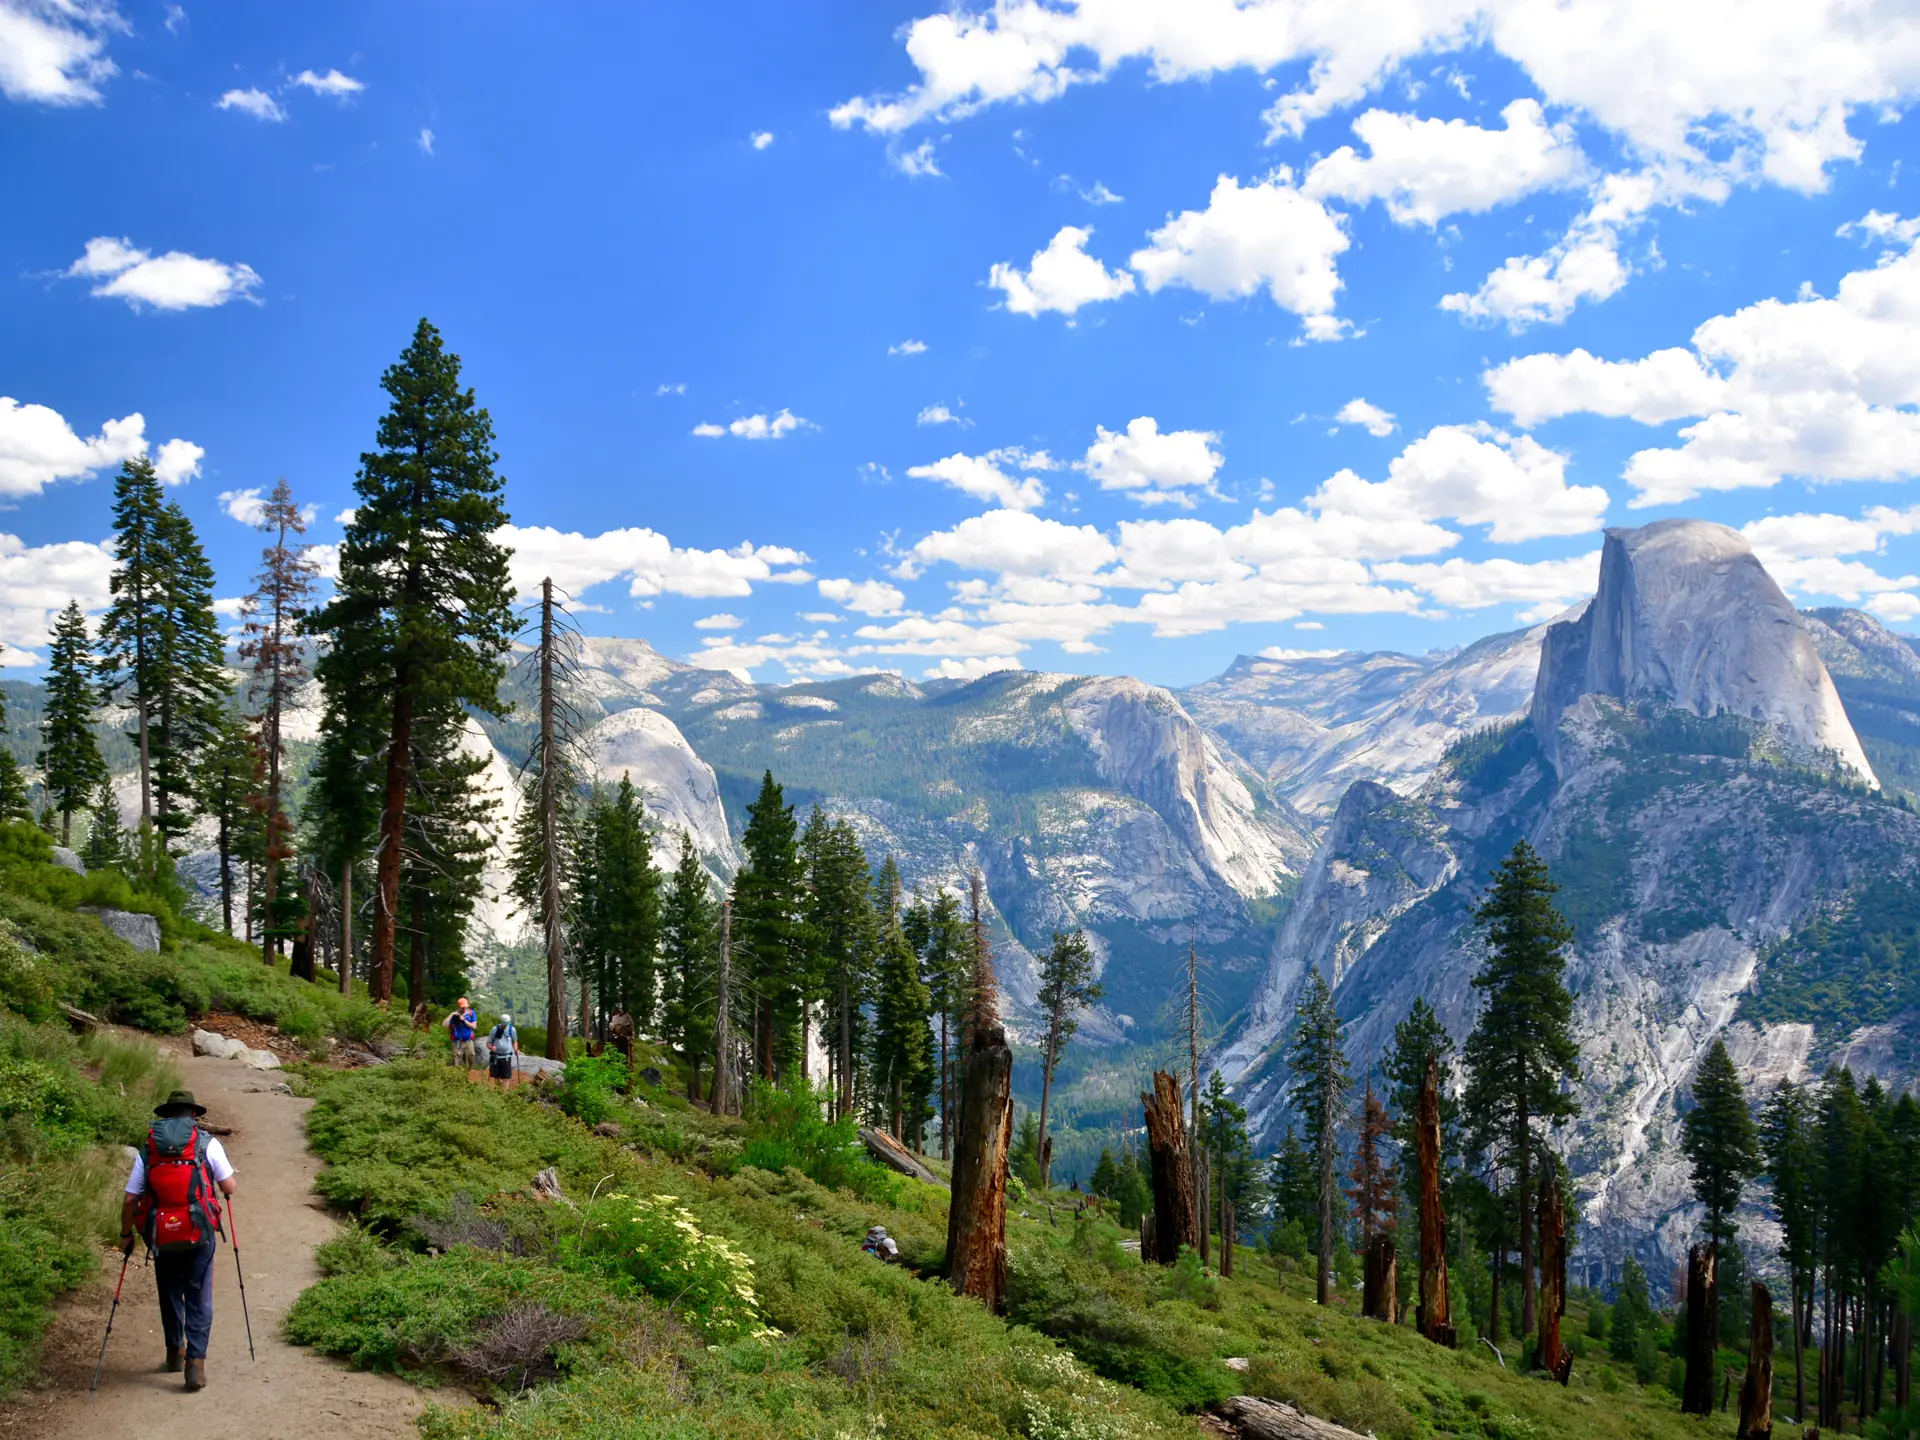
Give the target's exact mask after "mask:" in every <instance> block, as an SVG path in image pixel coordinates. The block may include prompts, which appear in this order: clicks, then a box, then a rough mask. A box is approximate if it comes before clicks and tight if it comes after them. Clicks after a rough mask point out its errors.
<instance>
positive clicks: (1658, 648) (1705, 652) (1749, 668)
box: [1533, 520, 1878, 784]
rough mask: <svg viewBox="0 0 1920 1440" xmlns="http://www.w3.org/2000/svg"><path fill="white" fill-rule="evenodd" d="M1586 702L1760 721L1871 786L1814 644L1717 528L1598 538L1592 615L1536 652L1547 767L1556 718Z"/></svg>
mask: <svg viewBox="0 0 1920 1440" xmlns="http://www.w3.org/2000/svg"><path fill="white" fill-rule="evenodd" d="M1583 695H1608V696H1612V697H1614V698H1616V699H1619V700H1623V701H1626V702H1628V703H1629V704H1630V705H1631V704H1633V703H1634V702H1637V701H1640V700H1653V701H1656V702H1658V703H1660V704H1663V705H1675V706H1678V707H1679V708H1680V709H1682V710H1685V711H1688V712H1689V713H1691V714H1694V715H1699V716H1713V715H1722V714H1726V715H1735V716H1739V717H1741V718H1743V719H1747V720H1753V721H1758V722H1760V723H1761V724H1764V725H1766V726H1767V727H1768V728H1769V729H1771V730H1772V731H1773V732H1774V733H1775V734H1777V735H1778V736H1779V738H1780V739H1781V741H1783V742H1784V743H1785V744H1786V745H1788V746H1790V747H1793V748H1795V749H1798V750H1802V751H1805V752H1807V753H1809V754H1819V753H1821V752H1826V753H1827V754H1830V755H1831V756H1833V757H1834V759H1835V760H1836V761H1837V762H1838V763H1839V764H1841V765H1843V766H1845V767H1847V768H1848V769H1849V770H1851V771H1853V772H1854V773H1855V774H1856V775H1857V776H1858V777H1859V778H1860V779H1862V780H1865V781H1867V782H1868V783H1869V784H1875V783H1878V782H1876V781H1875V780H1874V776H1873V767H1872V766H1871V765H1869V764H1868V763H1867V756H1866V752H1865V751H1864V750H1863V749H1862V748H1861V746H1860V741H1859V738H1858V737H1857V736H1856V735H1855V734H1854V732H1853V726H1852V724H1851V722H1849V721H1848V719H1847V712H1846V709H1845V708H1844V707H1843V706H1842V705H1841V703H1840V695H1839V693H1838V692H1837V691H1836V690H1835V689H1834V686H1833V681H1832V680H1831V679H1830V678H1829V677H1828V675H1827V670H1826V666H1825V665H1823V664H1822V663H1821V661H1820V655H1819V652H1818V650H1816V649H1815V647H1814V642H1813V637H1812V635H1811V634H1810V633H1809V632H1808V630H1807V627H1806V626H1805V624H1803V623H1802V621H1801V619H1800V616H1799V614H1798V612H1796V611H1795V610H1794V608H1793V605H1792V604H1791V602H1789V601H1788V599H1787V597H1786V596H1785V595H1784V594H1783V593H1781V590H1780V587H1779V586H1778V585H1776V584H1774V583H1773V578H1772V577H1771V576H1770V575H1768V574H1767V572H1766V570H1765V568H1764V567H1762V565H1761V564H1760V561H1759V560H1758V558H1756V557H1755V555H1754V553H1753V550H1752V548H1751V547H1750V546H1749V545H1748V544H1747V541H1746V539H1745V537H1744V536H1742V535H1741V534H1740V532H1739V531H1737V530H1730V529H1728V528H1727V527H1726V526H1724V525H1714V524H1710V523H1708V522H1707V521H1704V520H1660V521H1656V522H1655V523H1654V524H1652V525H1643V526H1641V527H1640V528H1639V529H1636V530H1609V531H1607V539H1606V545H1605V547H1604V548H1603V549H1602V551H1601V554H1600V588H1599V590H1598V591H1597V592H1596V593H1595V595H1594V599H1593V603H1592V604H1591V605H1590V606H1589V607H1588V608H1587V610H1586V612H1585V613H1584V614H1583V615H1582V616H1581V617H1580V618H1579V619H1578V620H1573V621H1569V622H1566V623H1562V624H1558V625H1554V626H1552V627H1551V628H1550V629H1549V630H1548V632H1547V635H1546V640H1545V644H1544V646H1543V649H1542V655H1541V662H1540V670H1539V676H1538V679H1537V680H1536V682H1535V685H1534V692H1533V724H1534V729H1535V732H1536V733H1537V734H1538V736H1539V738H1540V743H1541V746H1542V748H1543V749H1544V750H1545V751H1546V754H1547V757H1548V758H1549V759H1550V760H1557V759H1558V758H1559V744H1560V720H1561V717H1562V716H1563V715H1564V714H1565V713H1566V712H1567V710H1568V709H1569V708H1570V707H1571V706H1572V705H1573V704H1574V703H1575V702H1577V701H1578V700H1579V698H1580V697H1581V696H1583Z"/></svg>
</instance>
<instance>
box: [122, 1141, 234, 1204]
mask: <svg viewBox="0 0 1920 1440" xmlns="http://www.w3.org/2000/svg"><path fill="white" fill-rule="evenodd" d="M207 1169H209V1170H210V1171H212V1172H213V1178H214V1183H216V1184H218V1183H219V1182H220V1181H222V1180H231V1179H232V1178H233V1165H232V1163H231V1162H229V1161H228V1159H227V1151H226V1147H225V1146H223V1145H221V1143H220V1142H219V1141H218V1140H214V1139H209V1140H208V1141H207ZM146 1189H147V1152H146V1150H145V1148H144V1147H143V1148H141V1149H139V1150H136V1151H135V1152H134V1155H133V1173H132V1174H131V1175H129V1176H127V1194H129V1195H144V1194H145V1193H146Z"/></svg>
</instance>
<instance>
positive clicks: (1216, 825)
mask: <svg viewBox="0 0 1920 1440" xmlns="http://www.w3.org/2000/svg"><path fill="white" fill-rule="evenodd" d="M1064 709H1065V712H1066V717H1067V723H1068V724H1069V725H1070V726H1072V728H1073V731H1074V733H1075V734H1077V735H1079V736H1080V737H1081V739H1083V740H1085V741H1086V742H1087V745H1088V746H1089V747H1090V748H1091V749H1092V751H1093V754H1094V762H1095V765H1096V766H1097V767H1098V770H1099V773H1100V777H1101V778H1102V779H1103V780H1105V781H1107V782H1108V783H1109V784H1110V785H1112V787H1113V788H1114V789H1116V790H1118V791H1120V792H1121V793H1122V794H1125V795H1128V796H1131V797H1133V798H1134V799H1136V800H1139V801H1140V802H1141V803H1142V804H1144V805H1146V806H1147V807H1149V808H1150V809H1151V810H1152V811H1153V812H1154V814H1156V815H1158V816H1159V817H1160V818H1161V819H1162V820H1163V821H1164V822H1165V823H1166V824H1167V826H1168V828H1169V829H1171V830H1172V832H1173V833H1174V834H1175V835H1176V836H1178V837H1179V839H1180V840H1181V841H1182V842H1183V844H1184V846H1185V848H1186V849H1187V850H1189V851H1190V852H1191V853H1192V855H1193V856H1194V858H1195V859H1196V860H1197V861H1198V862H1199V864H1200V865H1201V866H1203V867H1204V868H1205V869H1206V870H1207V871H1208V872H1209V873H1211V874H1213V875H1216V876H1218V877H1219V878H1220V879H1221V880H1224V881H1225V882H1226V883H1227V884H1228V885H1229V886H1231V887H1232V888H1233V890H1234V891H1235V892H1236V893H1238V894H1240V895H1242V896H1244V897H1246V898H1248V899H1254V898H1257V897H1260V896H1263V895H1271V894H1273V893H1274V891H1275V890H1276V889H1277V888H1278V886H1279V882H1280V879H1281V877H1283V876H1285V875H1287V874H1289V873H1291V871H1292V870H1293V869H1294V868H1295V867H1294V865H1290V864H1289V855H1288V853H1287V852H1288V846H1287V844H1286V840H1285V837H1284V836H1283V835H1282V834H1279V833H1276V830H1275V828H1274V827H1272V826H1270V825H1265V824H1262V823H1261V821H1260V818H1259V816H1258V814H1257V810H1256V806H1255V803H1254V798H1253V794H1252V792H1251V791H1249V790H1248V789H1247V786H1246V784H1245V782H1243V781H1242V780H1241V779H1240V777H1239V776H1238V775H1236V774H1234V772H1233V771H1232V769H1231V768H1229V767H1228V765H1227V763H1226V761H1225V760H1224V759H1223V758H1222V757H1221V754H1220V750H1219V748H1218V747H1217V746H1216V745H1215V744H1214V742H1213V740H1212V739H1211V738H1210V737H1209V736H1208V735H1207V734H1206V733H1205V732H1204V731H1203V730H1201V728H1200V727H1199V726H1198V725H1196V724H1194V723H1193V719H1192V717H1191V716H1189V715H1188V714H1187V712H1186V711H1185V710H1183V709H1182V708H1181V707H1180V702H1179V701H1177V700H1176V699H1174V697H1173V696H1172V695H1171V694H1170V693H1169V692H1167V691H1165V690H1162V689H1159V688H1157V687H1155V686H1151V685H1143V684H1141V682H1140V681H1138V680H1129V679H1124V678H1118V679H1104V680H1088V681H1084V682H1082V683H1081V684H1079V685H1076V686H1074V687H1073V689H1072V690H1071V692H1070V693H1069V694H1068V695H1067V696H1066V698H1065V701H1064ZM1293 858H1294V859H1295V860H1296V862H1297V858H1298V851H1297V848H1296V853H1295V856H1294V857H1293Z"/></svg>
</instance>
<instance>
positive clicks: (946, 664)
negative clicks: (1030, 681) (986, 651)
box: [920, 655, 1025, 680]
mask: <svg viewBox="0 0 1920 1440" xmlns="http://www.w3.org/2000/svg"><path fill="white" fill-rule="evenodd" d="M1024 668H1025V667H1024V666H1022V665H1021V663H1020V657H1019V656H1018V655H970V656H968V657H967V658H966V659H964V660H957V659H955V658H954V657H953V656H951V655H949V656H948V657H947V658H946V659H944V660H942V661H941V662H940V663H939V664H938V665H929V666H928V667H927V668H926V669H925V670H923V671H921V672H920V673H921V677H922V678H923V679H927V680H978V679H979V678H980V677H981V676H982V675H998V674H999V673H1000V672H1001V671H1003V670H1020V669H1024Z"/></svg>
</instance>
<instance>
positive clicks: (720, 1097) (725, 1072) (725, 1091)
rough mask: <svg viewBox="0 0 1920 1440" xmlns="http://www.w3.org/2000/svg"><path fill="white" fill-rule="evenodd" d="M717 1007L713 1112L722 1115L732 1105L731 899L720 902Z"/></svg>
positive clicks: (714, 1029) (714, 1024)
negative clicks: (730, 1012) (730, 1013)
mask: <svg viewBox="0 0 1920 1440" xmlns="http://www.w3.org/2000/svg"><path fill="white" fill-rule="evenodd" d="M714 988H715V991H716V992H717V993H716V1002H717V1009H716V1010H715V1013H714V1021H713V1113H714V1114H716V1115H725V1114H728V1113H730V1111H731V1109H732V1106H733V1066H732V1063H731V1060H732V1056H731V1054H730V1052H731V1051H732V1049H733V1024H732V1017H731V1016H730V1015H729V1013H728V1012H729V1011H730V1010H731V1009H732V1008H733V996H732V995H731V994H730V993H729V992H730V991H731V990H732V988H733V901H731V900H722V901H721V902H720V967H719V973H718V976H717V979H716V983H715V986H714Z"/></svg>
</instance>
